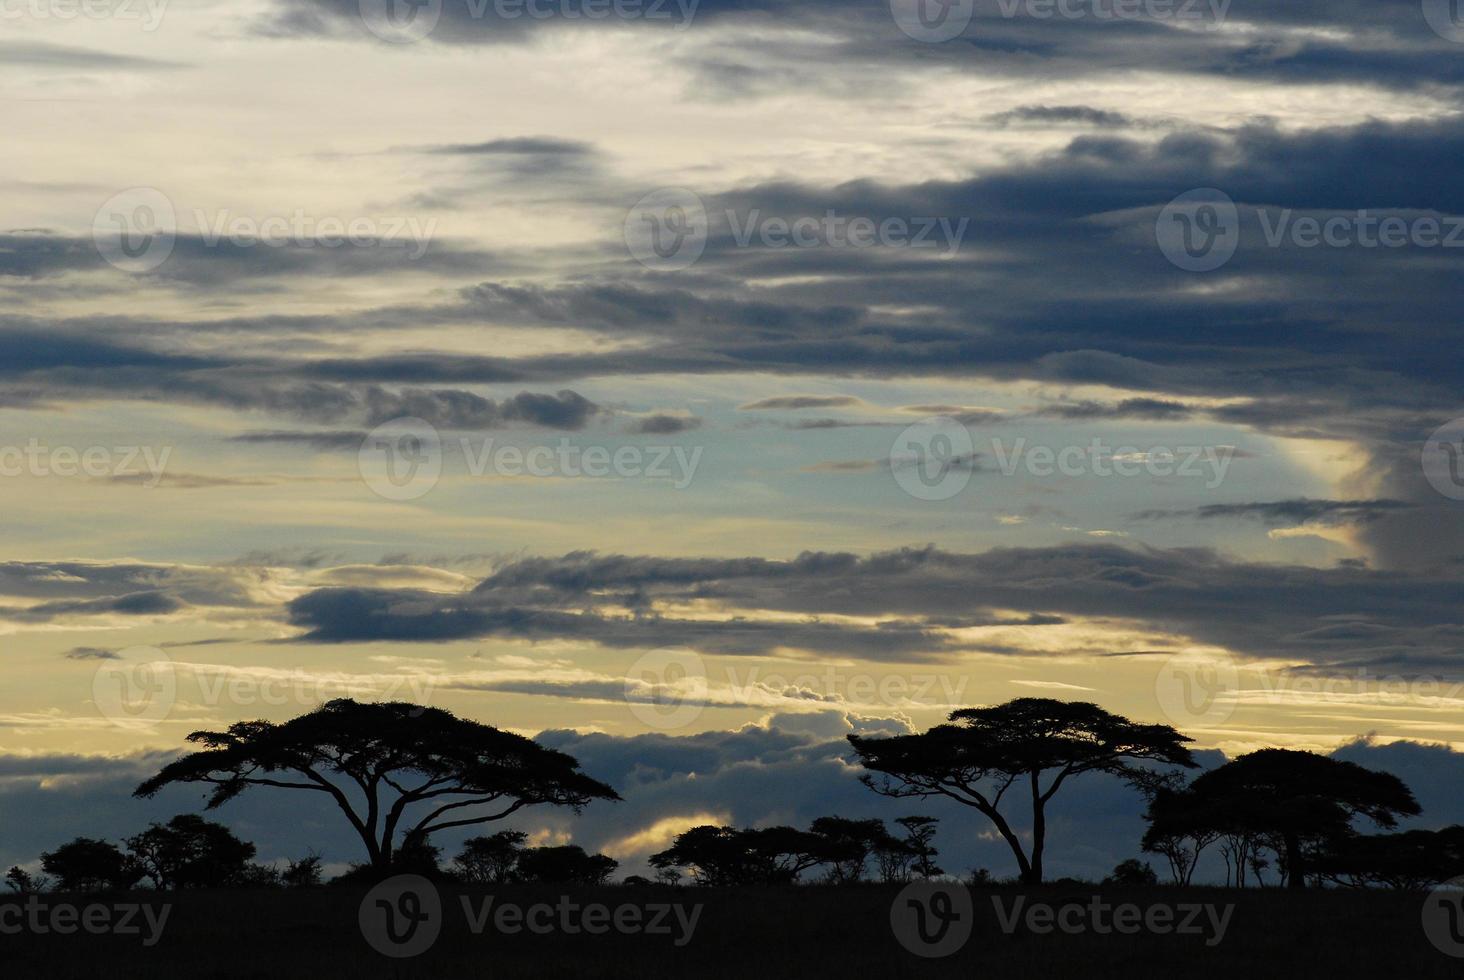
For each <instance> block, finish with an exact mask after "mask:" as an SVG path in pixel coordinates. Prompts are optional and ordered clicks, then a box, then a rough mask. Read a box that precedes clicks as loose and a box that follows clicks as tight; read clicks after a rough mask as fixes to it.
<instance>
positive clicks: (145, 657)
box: [92, 609, 437, 728]
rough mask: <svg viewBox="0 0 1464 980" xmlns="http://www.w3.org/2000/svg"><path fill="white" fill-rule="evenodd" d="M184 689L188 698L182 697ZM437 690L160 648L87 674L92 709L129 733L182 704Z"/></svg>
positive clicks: (399, 677) (383, 696)
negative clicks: (180, 656)
mask: <svg viewBox="0 0 1464 980" xmlns="http://www.w3.org/2000/svg"><path fill="white" fill-rule="evenodd" d="M140 611H145V609H144V610H140ZM184 682H187V691H186V697H183V694H182V692H181V691H180V688H181V687H182V686H183V685H184ZM436 683H437V682H436V678H434V677H433V676H432V675H428V674H341V673H326V674H314V673H310V672H308V671H304V670H298V669H271V670H249V669H247V668H239V667H232V666H224V665H213V664H180V663H175V662H174V661H173V660H172V659H171V658H169V656H168V655H167V654H166V653H164V652H163V651H162V650H159V649H158V648H157V647H129V648H127V649H125V650H119V651H117V652H115V653H114V652H111V651H106V652H105V653H104V654H103V655H102V656H101V658H100V663H99V665H98V667H97V669H96V671H95V673H93V674H92V703H93V704H95V705H96V707H97V711H98V712H99V713H100V714H101V715H102V717H104V718H106V719H107V720H108V721H110V722H112V723H113V724H114V725H117V726H119V727H123V728H128V727H134V726H137V725H152V724H155V723H157V722H159V721H162V720H164V719H166V718H167V717H168V716H169V715H170V714H171V713H172V711H173V708H174V706H175V705H176V704H177V703H178V701H179V700H180V699H183V700H186V701H187V702H188V703H192V704H198V705H205V706H208V707H217V706H218V705H224V704H227V705H230V706H233V707H258V706H267V707H284V706H288V705H296V706H300V707H314V706H316V705H320V704H324V703H325V702H327V701H331V700H333V699H335V698H343V697H345V698H353V699H355V700H385V701H400V700H406V701H410V702H411V703H413V704H427V703H428V702H429V700H430V699H431V697H432V692H433V690H434V689H435V688H436Z"/></svg>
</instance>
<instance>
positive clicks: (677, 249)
mask: <svg viewBox="0 0 1464 980" xmlns="http://www.w3.org/2000/svg"><path fill="white" fill-rule="evenodd" d="M720 217H721V219H722V220H724V221H725V222H726V225H727V229H728V233H729V235H730V238H731V243H732V244H733V245H734V246H735V247H737V248H753V247H759V248H767V249H774V250H776V249H785V248H856V249H864V248H909V249H939V250H941V251H942V252H943V253H944V254H945V255H954V254H956V253H957V252H959V251H960V248H961V243H962V241H963V240H964V239H965V237H966V230H967V228H968V227H969V226H970V224H971V219H970V218H960V219H953V218H939V217H901V216H890V217H884V218H872V217H868V216H864V215H849V214H840V213H839V212H838V211H836V210H834V209H832V208H830V209H827V210H825V211H824V213H823V214H820V215H811V214H805V215H792V216H788V215H772V214H767V213H765V212H764V211H763V210H762V209H761V208H751V209H749V210H747V211H744V212H739V211H738V210H737V209H736V208H727V209H725V210H724V211H723V212H722V214H721V216H720ZM624 233H625V245H626V248H627V249H628V250H629V251H630V255H631V257H632V258H634V259H635V260H636V261H637V262H639V263H640V264H641V265H643V266H645V267H646V268H648V269H652V270H654V271H657V272H678V271H680V270H682V269H686V268H689V267H690V266H692V265H695V264H696V262H697V261H698V260H699V259H700V258H701V257H702V254H703V253H704V252H705V251H706V248H707V243H708V238H709V236H710V234H711V219H710V217H709V216H708V212H707V208H706V204H705V203H704V202H703V201H702V199H701V197H700V196H698V195H697V194H696V193H694V192H692V191H689V190H686V189H685V188H681V187H670V188H662V189H661V190H658V191H653V192H651V193H650V194H647V195H646V196H645V197H643V198H641V199H640V200H639V201H637V202H636V204H635V206H634V207H632V208H631V209H630V211H629V212H627V213H626V216H625V226H624Z"/></svg>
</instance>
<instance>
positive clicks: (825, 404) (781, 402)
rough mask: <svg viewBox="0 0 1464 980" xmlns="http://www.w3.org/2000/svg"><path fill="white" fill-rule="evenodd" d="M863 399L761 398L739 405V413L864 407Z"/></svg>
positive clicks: (813, 396) (846, 397)
mask: <svg viewBox="0 0 1464 980" xmlns="http://www.w3.org/2000/svg"><path fill="white" fill-rule="evenodd" d="M862 404H864V402H863V401H862V400H861V399H858V398H855V397H854V396H852V395H779V396H776V397H773V398H760V399H758V400H757V401H755V402H748V403H747V404H746V405H739V406H738V411H742V412H765V411H772V410H774V409H781V410H794V409H802V408H850V407H854V406H858V405H862Z"/></svg>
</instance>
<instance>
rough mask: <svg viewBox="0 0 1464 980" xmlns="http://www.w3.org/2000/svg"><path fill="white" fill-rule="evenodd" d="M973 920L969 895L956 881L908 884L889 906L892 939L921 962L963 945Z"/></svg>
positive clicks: (948, 954) (968, 935) (949, 953)
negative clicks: (893, 937) (922, 959)
mask: <svg viewBox="0 0 1464 980" xmlns="http://www.w3.org/2000/svg"><path fill="white" fill-rule="evenodd" d="M975 919H976V913H975V909H974V907H973V905H972V902H971V892H970V891H969V890H967V888H966V886H964V885H962V884H959V883H957V882H946V881H915V882H911V883H910V884H908V885H906V886H905V887H904V888H902V889H900V893H899V894H898V895H896V896H895V901H894V903H893V904H892V905H890V930H891V931H892V932H894V934H895V938H896V939H897V940H899V942H900V945H901V946H903V947H905V948H906V949H907V950H909V951H910V952H912V953H914V954H915V955H916V956H920V957H923V958H925V959H937V958H939V957H942V956H950V955H951V954H952V953H955V952H956V951H957V950H959V949H960V948H961V947H962V946H965V945H966V942H967V941H968V940H969V939H970V938H971V929H972V926H974V925H975Z"/></svg>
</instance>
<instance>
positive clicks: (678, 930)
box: [458, 895, 703, 949]
mask: <svg viewBox="0 0 1464 980" xmlns="http://www.w3.org/2000/svg"><path fill="white" fill-rule="evenodd" d="M458 901H459V902H460V903H461V904H462V908H463V914H464V915H465V916H466V917H467V920H468V931H469V932H470V933H472V934H473V935H474V936H481V935H482V934H483V933H484V932H486V931H488V927H489V926H490V925H491V926H492V927H493V933H494V934H496V935H504V936H514V935H519V934H520V933H524V932H527V933H530V934H532V935H535V936H551V935H565V936H578V935H590V936H603V935H605V934H606V933H609V932H611V931H614V932H616V933H618V934H620V935H622V936H637V935H641V936H668V937H670V938H671V943H672V945H673V946H675V947H677V948H678V949H679V948H681V947H683V946H686V945H687V944H688V943H690V942H691V940H692V937H693V936H694V935H695V934H696V924H697V922H698V921H699V920H700V919H701V914H702V909H703V906H702V905H701V904H700V903H698V904H696V905H692V906H686V905H682V904H681V903H679V902H676V903H670V902H651V903H648V904H646V905H644V906H641V905H635V904H632V903H629V902H626V903H622V904H620V905H614V906H611V905H603V904H601V903H599V902H591V903H589V904H587V905H580V904H579V903H577V902H572V901H570V898H569V896H568V895H561V896H559V901H558V902H556V903H555V904H553V905H550V904H549V903H548V902H537V903H535V904H533V905H529V906H523V905H519V904H517V903H515V902H499V901H498V900H497V899H496V898H495V897H494V896H492V895H489V896H488V897H486V898H484V899H483V900H482V901H481V902H480V903H479V904H478V907H477V908H476V909H475V908H474V907H473V901H472V899H471V898H470V897H469V896H467V895H460V896H459V897H458Z"/></svg>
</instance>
